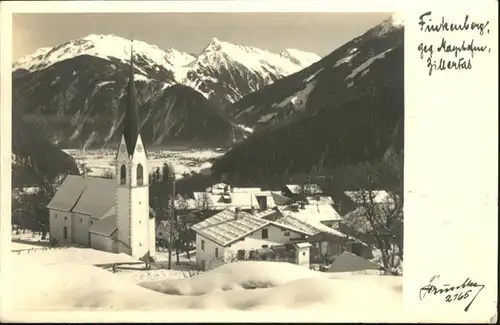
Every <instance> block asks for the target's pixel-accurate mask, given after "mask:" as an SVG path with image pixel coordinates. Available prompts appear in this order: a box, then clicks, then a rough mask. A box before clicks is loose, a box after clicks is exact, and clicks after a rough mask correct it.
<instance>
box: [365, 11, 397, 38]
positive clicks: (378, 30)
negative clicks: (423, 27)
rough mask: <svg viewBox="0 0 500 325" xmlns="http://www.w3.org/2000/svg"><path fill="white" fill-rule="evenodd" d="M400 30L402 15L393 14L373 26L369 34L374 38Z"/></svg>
mask: <svg viewBox="0 0 500 325" xmlns="http://www.w3.org/2000/svg"><path fill="white" fill-rule="evenodd" d="M402 28H404V21H403V15H402V14H401V13H393V14H392V15H391V16H390V17H389V18H387V19H385V20H384V21H382V22H381V23H380V24H378V25H377V26H375V27H374V28H373V29H372V30H371V32H372V33H373V34H375V35H376V36H384V35H386V34H389V33H391V32H393V31H396V30H400V29H402Z"/></svg>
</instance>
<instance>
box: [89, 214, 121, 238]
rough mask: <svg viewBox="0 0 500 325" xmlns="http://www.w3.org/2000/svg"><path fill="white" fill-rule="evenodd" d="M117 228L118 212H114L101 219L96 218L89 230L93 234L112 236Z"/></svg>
mask: <svg viewBox="0 0 500 325" xmlns="http://www.w3.org/2000/svg"><path fill="white" fill-rule="evenodd" d="M116 230H117V227H116V214H112V215H109V216H106V217H104V218H102V219H100V220H96V221H95V222H94V223H93V224H92V226H90V229H89V232H90V233H92V234H97V235H101V236H106V237H110V236H112V235H113V233H114V232H115V231H116Z"/></svg>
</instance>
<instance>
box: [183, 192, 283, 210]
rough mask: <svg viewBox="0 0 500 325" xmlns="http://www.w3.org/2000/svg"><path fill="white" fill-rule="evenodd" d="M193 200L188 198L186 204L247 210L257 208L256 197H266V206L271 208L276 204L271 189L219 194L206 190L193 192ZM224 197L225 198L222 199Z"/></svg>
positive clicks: (219, 208) (220, 208)
mask: <svg viewBox="0 0 500 325" xmlns="http://www.w3.org/2000/svg"><path fill="white" fill-rule="evenodd" d="M193 196H194V201H190V200H188V206H189V207H192V206H194V207H193V208H196V206H198V205H199V206H203V205H206V206H207V207H209V208H210V209H213V210H224V209H227V208H234V207H237V208H241V209H245V210H249V209H252V208H255V209H259V208H260V206H259V201H258V200H257V197H262V196H263V197H266V200H267V207H268V208H273V207H275V206H276V204H275V202H274V197H273V195H272V193H271V191H260V192H236V193H235V192H228V193H221V194H212V193H207V192H194V193H193ZM224 197H226V198H227V200H224Z"/></svg>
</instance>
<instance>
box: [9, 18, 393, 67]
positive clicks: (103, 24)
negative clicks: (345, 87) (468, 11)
mask: <svg viewBox="0 0 500 325" xmlns="http://www.w3.org/2000/svg"><path fill="white" fill-rule="evenodd" d="M389 16H390V13H380V12H377V13H36V14H31V13H30V14H14V16H13V59H14V60H16V59H18V58H20V57H22V56H23V55H27V54H31V53H33V52H35V51H36V50H37V49H38V48H40V47H53V46H57V45H60V44H62V43H64V42H66V41H70V40H74V39H79V38H82V37H85V36H87V35H89V34H115V35H117V36H121V37H124V38H128V39H130V38H132V37H133V38H134V39H136V40H140V41H144V42H146V43H149V44H151V45H157V46H159V47H160V48H164V49H167V48H169V47H173V48H175V49H176V50H179V51H183V52H187V53H194V54H196V53H199V52H200V51H202V50H203V48H204V47H205V46H206V45H207V44H208V42H209V41H210V40H211V39H212V38H213V37H216V38H217V39H219V40H221V41H226V42H230V43H234V44H239V45H246V46H254V47H258V48H261V49H267V50H269V51H271V52H275V53H278V52H281V51H282V50H284V49H287V48H293V49H298V50H302V51H307V52H313V53H316V54H318V55H320V56H324V55H327V54H329V53H330V52H332V51H333V50H334V49H336V48H337V47H339V46H341V45H343V44H344V43H346V42H348V41H350V40H351V39H353V38H355V37H357V36H359V35H361V34H362V33H364V32H365V31H367V30H368V29H370V28H371V27H373V26H375V25H377V24H378V23H380V22H381V21H382V20H384V19H386V18H387V17H389Z"/></svg>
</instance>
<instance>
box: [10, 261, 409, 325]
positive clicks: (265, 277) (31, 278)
mask: <svg viewBox="0 0 500 325" xmlns="http://www.w3.org/2000/svg"><path fill="white" fill-rule="evenodd" d="M54 253H55V251H50V252H44V253H40V254H38V255H36V254H35V255H32V256H30V258H25V257H24V258H23V257H21V256H16V255H14V254H13V258H12V262H13V263H12V264H13V265H12V267H13V274H15V275H16V276H15V277H12V279H13V281H11V282H10V283H11V284H12V285H13V288H15V290H13V291H11V293H10V297H11V299H10V303H11V304H12V305H11V306H10V307H11V308H12V309H14V310H17V311H23V310H26V311H37V310H38V311H41V310H67V311H71V310H80V311H82V310H124V309H134V310H182V309H218V310H266V309H267V310H279V309H283V310H291V309H296V308H307V309H308V310H310V309H311V308H319V309H322V310H329V311H330V312H334V313H336V314H337V313H341V314H342V313H344V314H345V313H347V312H352V315H356V314H357V313H359V311H360V308H362V309H361V310H362V311H363V313H364V314H363V316H364V318H365V319H366V316H367V315H369V314H370V313H373V315H374V317H375V315H376V317H379V316H380V315H388V313H389V311H390V315H392V314H394V313H395V312H397V311H398V310H399V309H400V308H401V303H402V296H401V279H402V277H392V276H379V275H366V274H352V273H346V274H328V273H320V272H315V271H311V270H309V269H307V268H303V267H300V266H297V265H293V264H289V263H279V262H265V261H255V262H237V263H233V264H227V265H224V266H221V267H219V268H217V269H214V270H211V271H207V272H204V273H201V274H199V275H195V276H193V277H191V278H189V279H183V280H163V281H149V282H146V283H142V284H141V285H136V284H135V283H136V282H137V280H138V279H139V278H131V277H130V276H123V275H119V273H120V272H118V273H112V272H109V271H106V270H103V269H100V268H97V267H94V266H91V265H89V264H88V263H87V262H88V261H82V260H81V259H78V258H77V259H73V260H71V259H67V257H65V258H55V257H54V256H55V254H54ZM95 254H96V255H101V254H106V253H103V252H97V251H96V253H95ZM73 255H79V253H77V252H76V251H75V252H73ZM50 256H52V257H50ZM101 256H104V255H101ZM161 271H162V272H163V274H164V275H166V274H167V273H171V274H170V276H171V277H173V276H174V275H172V274H173V272H171V271H166V270H156V271H154V272H161ZM148 272H149V273H150V274H151V273H152V272H153V271H146V272H145V273H144V274H148ZM145 277H146V276H145ZM41 279H43V280H41ZM168 283H170V288H177V293H175V294H164V293H161V292H159V291H162V290H164V289H165V288H166V287H167V286H168V285H167V284H168ZM146 287H148V288H152V289H155V290H156V291H155V290H149V289H147V288H146ZM245 287H246V288H249V287H252V288H255V287H257V289H254V290H245V289H244V288H245ZM381 301H383V304H381V303H380V302H381Z"/></svg>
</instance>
